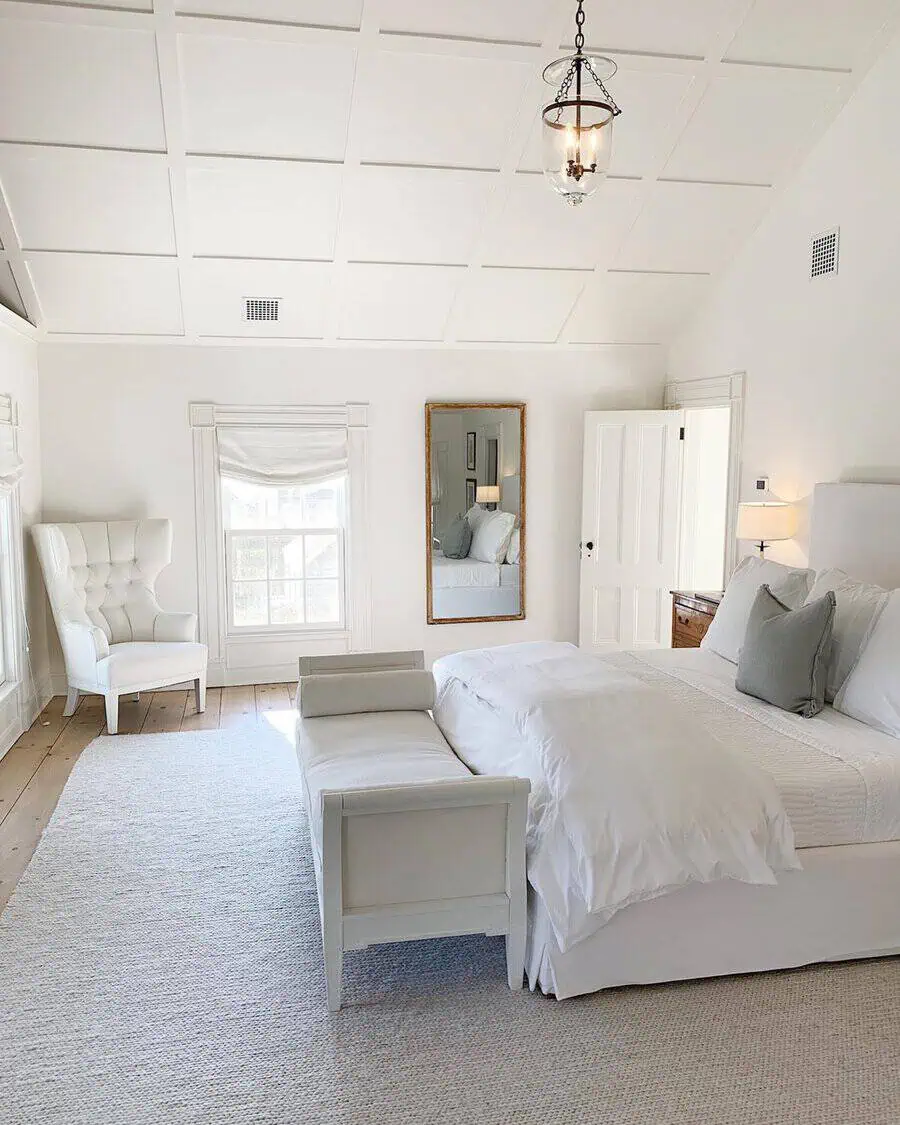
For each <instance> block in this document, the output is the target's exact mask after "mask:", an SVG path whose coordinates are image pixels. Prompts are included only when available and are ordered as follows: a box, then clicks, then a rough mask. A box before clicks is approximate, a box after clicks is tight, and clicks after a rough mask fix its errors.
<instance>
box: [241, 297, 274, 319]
mask: <svg viewBox="0 0 900 1125" xmlns="http://www.w3.org/2000/svg"><path fill="white" fill-rule="evenodd" d="M280 302H281V298H280V297H245V298H244V320H248V321H258V320H277V319H278V306H279V303H280Z"/></svg>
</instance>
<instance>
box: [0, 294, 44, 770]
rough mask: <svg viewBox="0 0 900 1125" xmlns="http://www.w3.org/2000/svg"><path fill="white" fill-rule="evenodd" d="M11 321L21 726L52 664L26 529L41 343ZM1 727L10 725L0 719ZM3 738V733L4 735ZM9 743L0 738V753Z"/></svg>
mask: <svg viewBox="0 0 900 1125" xmlns="http://www.w3.org/2000/svg"><path fill="white" fill-rule="evenodd" d="M7 322H9V323H13V320H12V318H9V317H7V316H6V314H5V310H3V314H2V316H0V394H8V395H10V396H11V398H12V400H13V403H14V405H15V408H16V410H17V413H18V422H19V426H18V433H17V442H18V450H19V453H20V455H21V457H22V459H23V461H24V463H25V465H24V471H23V475H22V479H21V480H20V482H19V500H20V505H21V513H22V524H23V528H22V530H23V537H24V541H23V545H22V546H23V555H24V561H25V582H26V588H25V607H26V617H27V622H28V629H29V633H30V642H29V649H30V651H27V652H26V651H25V650H24V647H23V651H22V652H21V653H20V665H21V667H22V677H21V678H22V683H23V689H24V697H23V699H22V715H21V719H22V722H23V725H26V726H27V725H29V724H30V723H31V721H32V720H33V718H34V717H35V714H36V713H37V711H38V710H40V708H41V707H42V706H43V705H44V703H45V702H46V697H47V692H48V690H49V676H50V663H49V656H48V648H47V621H46V599H45V595H44V587H43V583H42V581H41V576H40V570H39V568H38V564H37V556H36V555H35V553H34V546H33V544H32V542H31V536H30V535H29V534H28V528H29V527H31V525H32V524H34V523H38V522H39V521H40V518H41V445H40V424H39V420H38V405H39V399H38V346H37V344H36V343H35V342H34V341H33V340H31V339H29V338H28V337H27V336H24V335H22V334H21V333H20V332H18V331H16V330H15V329H14V328H12V327H9V326H8V323H7ZM0 725H2V728H3V730H6V727H7V724H6V722H5V721H3V720H0ZM0 738H2V736H0ZM6 749H7V747H6V746H5V745H4V744H3V743H2V741H0V754H2V753H3V752H4V751H5V750H6Z"/></svg>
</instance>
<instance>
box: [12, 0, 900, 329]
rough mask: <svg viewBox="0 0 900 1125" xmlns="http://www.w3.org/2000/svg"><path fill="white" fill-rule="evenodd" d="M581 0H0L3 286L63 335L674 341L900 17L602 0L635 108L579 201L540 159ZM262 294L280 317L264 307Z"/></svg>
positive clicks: (605, 27)
mask: <svg viewBox="0 0 900 1125" xmlns="http://www.w3.org/2000/svg"><path fill="white" fill-rule="evenodd" d="M851 8H852V16H851V15H850V14H849V13H850V11H851ZM572 16H573V4H572V0H494V2H492V3H484V0H457V2H456V3H454V4H444V5H440V4H423V3H421V2H420V0H365V2H364V0H157V2H156V4H155V6H153V5H152V4H151V0H85V2H84V3H77V2H72V0H54V2H52V3H44V2H32V3H28V2H24V0H0V239H2V242H3V245H4V247H5V248H4V249H3V250H2V251H0V300H3V299H5V300H6V301H7V302H8V303H10V304H15V303H16V302H20V303H21V307H24V308H25V309H26V310H27V312H28V315H29V316H30V317H31V318H32V319H34V320H35V321H36V322H38V323H39V324H40V325H41V331H42V332H44V333H46V334H48V335H52V337H53V338H59V337H60V335H68V336H69V337H70V338H72V339H88V338H91V339H117V338H121V339H135V340H136V339H140V340H147V341H148V342H150V341H155V340H157V339H161V338H170V339H173V340H182V339H184V340H186V341H196V342H199V341H207V340H212V339H215V340H218V341H226V342H246V341H250V342H251V343H253V344H254V345H255V346H259V344H261V343H265V342H267V340H272V341H278V342H280V343H282V344H283V343H285V342H294V341H296V342H297V343H298V344H300V345H304V344H309V343H310V342H313V343H318V344H319V345H321V344H325V345H326V346H364V344H365V343H366V341H368V343H369V344H371V345H372V346H387V345H388V344H389V343H391V342H393V343H395V344H397V345H398V346H427V347H430V346H436V347H438V346H452V347H457V346H458V347H478V346H482V347H506V346H514V347H518V346H522V347H525V346H529V347H531V346H534V347H540V348H552V347H560V348H564V349H565V348H592V347H600V346H604V344H605V342H608V341H617V344H616V346H623V347H629V348H635V347H656V346H659V345H658V344H657V338H658V337H662V336H664V335H665V334H666V333H667V332H671V331H674V327H675V326H676V325H677V323H678V322H680V321H681V320H682V319H683V318H684V317H685V316H687V315H688V314H689V310H690V307H692V305H693V304H694V303H696V302H698V301H700V300H701V299H702V295H703V293H704V292H705V289H706V287H707V285H708V283H709V278H710V277H711V276H714V275H715V273H716V272H717V271H718V270H719V269H721V268H722V267H723V266H724V264H725V263H726V262H727V261H728V259H729V257H730V256H732V255H733V254H734V253H735V252H736V251H737V249H738V248H739V247H740V245H741V244H742V243H743V241H744V240H745V239H746V238H747V237H749V235H750V234H751V233H752V231H753V229H754V228H755V226H756V225H757V223H758V221H759V219H760V217H761V216H762V214H763V212H764V211H765V209H766V207H768V206H769V205H770V204H771V202H772V200H773V199H774V198H775V196H776V194H777V192H779V191H780V190H781V189H782V188H783V186H784V184H785V183H787V182H788V180H789V177H790V175H791V174H792V172H793V171H794V170H795V169H796V167H797V165H798V164H799V162H800V161H801V160H802V159H803V158H804V156H805V154H806V153H807V152H808V151H809V149H810V147H811V145H812V144H813V143H814V141H815V139H816V138H817V137H818V136H820V135H821V133H822V132H823V131H824V129H825V128H826V127H827V126H828V124H829V123H830V122H831V121H832V120H833V119H834V116H835V115H836V113H837V112H838V110H839V109H840V107H841V106H842V105H843V104H844V103H845V102H846V100H847V98H848V97H849V96H850V94H851V93H852V91H853V89H854V88H855V87H856V86H857V85H858V83H859V81H860V79H861V77H862V76H863V75H864V74H865V72H866V70H867V69H868V67H869V66H870V65H871V63H872V62H873V61H874V59H875V58H876V57H877V55H878V53H879V52H880V51H881V50H883V49H884V47H885V46H886V44H887V42H888V41H889V39H890V36H891V34H892V33H893V32H895V31H896V30H897V27H898V16H900V6H898V5H897V4H896V0H859V3H858V5H853V6H851V5H848V4H847V3H846V2H845V0H796V3H793V2H792V4H791V5H789V6H786V5H784V4H783V3H782V2H781V0H679V3H678V4H677V5H673V4H672V3H671V0H629V3H627V4H621V3H618V2H616V0H592V5H591V10H590V11H589V13H588V16H589V21H588V22H589V27H588V30H589V32H590V35H591V39H590V43H591V45H592V46H594V47H596V48H600V49H604V48H605V49H606V50H608V51H611V52H612V53H613V54H614V55H615V56H616V58H617V62H618V64H619V67H620V71H619V74H618V75H617V76H616V77H615V78H614V79H613V80H612V82H611V89H612V90H613V93H614V94H615V96H616V98H617V100H618V101H619V102H620V104H621V105H622V106H623V110H624V113H623V116H622V118H621V119H620V120H619V121H618V122H617V124H616V136H615V140H614V146H613V148H614V153H613V164H612V174H611V175H610V177H609V178H608V180H607V181H606V183H605V184H604V185H603V186H602V187H601V189H600V191H599V192H598V193H597V195H596V197H594V198H592V199H591V200H589V201H588V202H587V203H585V204H584V206H583V207H582V208H580V209H578V210H573V209H571V208H569V207H567V206H566V204H565V203H564V202H563V201H562V200H560V199H559V198H558V197H556V196H554V195H553V193H552V191H551V190H550V188H549V187H548V186H547V185H546V184H545V182H544V180H543V177H542V176H541V174H540V164H541V161H540V124H539V111H540V107H541V106H542V105H543V104H545V103H546V102H547V101H548V100H549V99H550V98H551V97H552V92H551V91H550V90H549V88H548V87H547V86H546V85H545V84H544V83H543V82H542V80H541V72H542V68H543V66H544V65H545V64H546V62H547V61H549V60H550V59H552V58H554V57H558V56H559V55H560V54H563V53H565V52H566V50H568V48H567V47H566V46H565V44H567V43H568V42H569V41H570V39H571V30H572ZM561 44H562V45H563V46H561ZM485 107H489V109H488V110H487V111H486V108H485ZM3 200H5V201H6V204H3V203H2V201H3ZM4 208H6V209H4ZM23 245H24V247H25V248H26V249H25V250H23V249H22V247H23ZM70 288H71V291H70ZM252 295H275V296H279V297H280V298H281V299H282V302H283V303H282V310H283V311H284V318H283V319H280V321H279V323H278V324H277V325H275V324H269V325H263V326H261V325H249V326H248V325H247V324H246V323H245V322H243V321H242V317H241V307H242V300H243V298H244V297H246V296H252ZM126 297H127V299H126ZM142 302H151V303H152V307H148V308H144V307H142ZM42 306H46V314H47V315H46V316H45V315H44V308H43V307H42ZM117 329H118V331H117ZM261 333H268V335H261ZM292 333H295V334H296V335H295V336H292V335H291V334H292ZM473 337H474V340H473V339H472V338H473ZM470 341H471V342H470ZM662 342H664V341H662V340H660V343H662Z"/></svg>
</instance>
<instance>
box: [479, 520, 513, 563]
mask: <svg viewBox="0 0 900 1125" xmlns="http://www.w3.org/2000/svg"><path fill="white" fill-rule="evenodd" d="M515 525H516V517H515V516H514V515H513V514H512V512H486V513H485V515H484V516H483V517H482V518H481V519H480V520H479V521H478V524H477V525H476V527H475V531H474V533H473V535H472V546H471V547H470V548H469V558H470V559H478V561H479V562H489V563H502V562H503V560H504V559H505V558H506V548H507V547H508V546H509V540H510V538H511V536H512V533H513V528H514V527H515Z"/></svg>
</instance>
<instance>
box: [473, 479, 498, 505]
mask: <svg viewBox="0 0 900 1125" xmlns="http://www.w3.org/2000/svg"><path fill="white" fill-rule="evenodd" d="M475 502H476V503H477V504H499V503H500V485H499V484H480V485H479V486H478V488H477V489H476V490H475Z"/></svg>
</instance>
